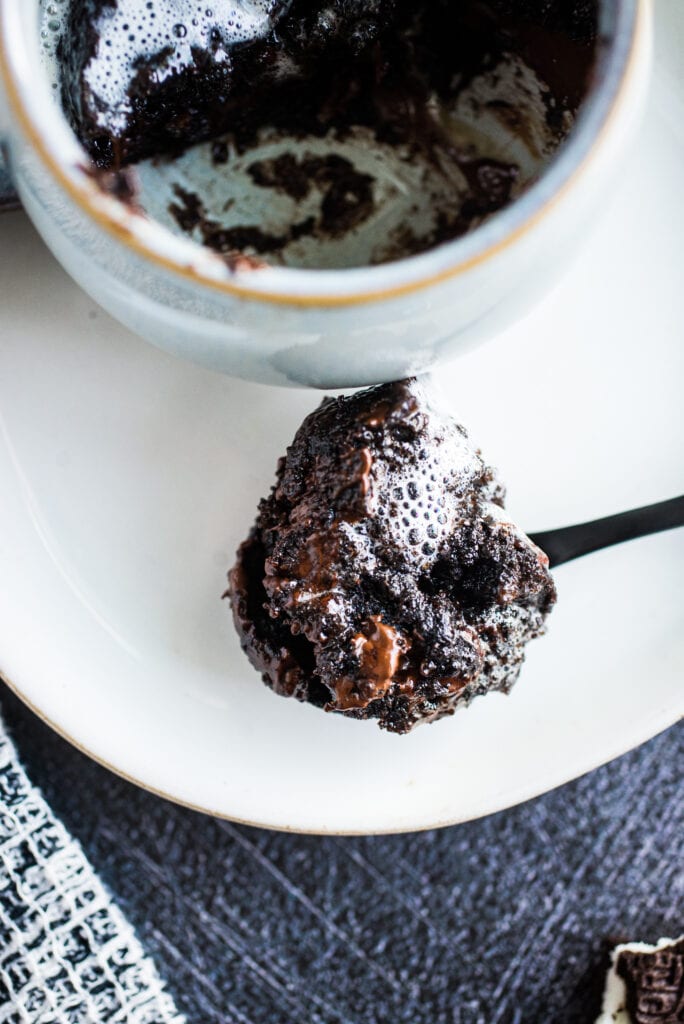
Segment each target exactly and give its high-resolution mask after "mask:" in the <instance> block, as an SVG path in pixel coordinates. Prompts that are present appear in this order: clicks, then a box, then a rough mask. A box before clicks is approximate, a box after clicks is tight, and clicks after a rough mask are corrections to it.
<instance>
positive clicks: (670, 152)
mask: <svg viewBox="0 0 684 1024" xmlns="http://www.w3.org/2000/svg"><path fill="white" fill-rule="evenodd" d="M659 4H660V8H659V25H658V29H659V47H660V51H659V54H658V61H657V69H658V70H657V78H656V81H655V83H654V87H653V90H652V95H651V101H650V108H649V113H648V118H647V123H646V126H645V128H644V130H643V131H642V134H641V139H640V145H639V146H638V148H637V150H636V154H635V156H634V159H633V161H632V162H631V163H630V165H629V166H625V168H624V176H622V178H621V180H620V181H616V187H615V195H614V200H613V203H612V206H611V208H610V209H609V210H607V211H606V215H605V219H604V220H603V221H602V222H601V224H600V225H599V226H598V227H597V229H596V230H595V233H594V234H593V236H592V237H591V238H590V239H587V245H586V248H585V249H584V252H583V255H582V257H581V258H580V260H579V262H578V263H577V264H576V265H575V267H574V269H573V270H572V271H571V273H570V274H569V275H568V276H567V277H566V279H565V281H564V282H563V284H562V285H561V286H560V287H559V288H558V289H557V290H556V292H555V293H554V294H553V295H552V296H550V297H549V298H548V299H547V300H546V302H545V303H544V305H543V306H542V307H540V308H539V309H537V310H536V311H535V313H534V314H533V315H532V316H530V317H529V318H528V319H527V320H526V321H525V322H524V323H522V324H520V325H519V326H518V327H516V328H515V329H514V330H511V331H508V332H507V333H506V334H505V335H503V336H501V337H499V338H498V339H497V340H495V341H494V342H492V343H491V344H490V345H488V346H487V347H485V348H483V349H481V350H480V351H478V352H475V353H473V354H471V355H469V356H467V357H465V358H462V359H461V360H460V361H458V362H457V363H455V364H453V365H452V366H451V367H450V368H448V369H447V370H445V371H444V372H443V373H441V374H440V377H441V379H442V381H443V383H444V384H445V386H446V389H447V390H448V391H449V392H450V393H451V395H452V399H453V408H454V411H455V412H456V413H457V415H458V416H459V417H460V418H462V420H463V421H464V422H465V423H466V424H467V425H468V426H469V427H470V428H471V433H472V434H473V436H474V437H475V438H476V439H477V440H478V441H479V442H480V443H481V444H482V446H483V448H484V451H485V453H486V455H487V457H488V458H490V459H491V460H493V461H495V462H496V463H497V464H498V465H499V466H500V467H501V468H502V470H503V473H502V475H503V477H504V479H506V480H507V481H508V484H509V494H510V500H509V507H510V509H511V511H512V512H513V514H514V515H516V516H517V517H518V519H519V520H520V521H521V523H523V524H524V525H525V526H526V527H527V528H529V529H542V528H548V527H551V526H554V525H559V524H562V523H568V522H574V521H579V520H582V519H585V518H592V517H594V516H599V515H602V514H608V513H610V512H614V511H618V510H620V509H624V508H628V507H630V506H634V505H638V504H643V503H647V502H652V501H656V500H659V499H663V498H668V497H671V496H673V495H675V494H678V493H680V492H681V491H682V490H684V487H683V486H682V484H683V483H684V442H683V440H682V429H681V428H682V419H681V417H682V413H681V409H682V400H681V388H682V379H683V378H682V369H683V368H682V344H681V343H682V323H683V322H684V290H683V289H682V276H681V275H682V264H683V260H684V200H683V198H682V191H681V189H682V170H681V169H682V166H684V89H683V88H682V82H681V81H678V80H677V79H676V77H675V71H674V69H675V67H676V60H677V59H678V54H680V53H681V45H682V43H681V40H682V28H683V27H684V7H683V6H682V5H681V2H680V0H659ZM0 294H1V295H2V319H1V321H0V331H1V332H2V346H1V351H0V412H1V415H2V438H1V439H0V494H1V495H2V499H1V501H0V569H1V573H2V584H1V586H0V671H2V673H3V674H4V676H5V677H6V678H7V679H8V680H9V681H10V683H11V685H12V686H13V687H14V688H16V690H17V691H18V692H19V693H20V695H21V696H22V697H23V698H24V699H25V700H26V701H27V702H29V703H30V704H31V705H32V706H33V707H34V708H35V709H36V710H37V711H38V712H39V714H41V715H42V716H43V717H45V718H46V719H47V720H48V721H49V722H51V724H52V725H53V726H54V727H55V728H56V729H58V730H59V731H60V732H62V733H63V734H64V735H66V736H67V737H68V738H70V739H71V741H72V742H73V743H75V744H77V745H78V746H80V747H81V748H83V749H85V750H86V751H87V752H89V753H90V754H91V755H92V756H93V757H95V758H96V759H97V760H99V761H102V762H104V763H106V764H108V765H109V766H110V767H112V768H113V769H114V770H115V771H118V772H120V773H122V774H124V775H126V776H128V777H129V778H131V779H133V780H136V781H138V782H139V783H140V784H141V785H144V786H146V787H148V788H150V789H153V790H155V791H158V792H160V793H163V794H165V795H166V796H168V797H169V798H171V799H174V800H178V801H182V802H185V803H188V804H191V805H193V806H196V807H198V808H201V809H203V810H206V811H211V812H212V813H215V814H221V815H226V816H228V817H231V818H236V819H242V820H245V821H250V822H253V823H255V824H259V825H266V826H273V827H277V828H286V829H297V830H312V831H317V832H371V831H385V830H387V831H389V830H402V829H416V828H424V827H429V826H433V825H440V824H445V823H448V822H455V821H463V820H466V819H469V818H475V817H477V816H479V815H483V814H487V813H489V812H491V811H494V810H497V809H499V808H503V807H506V806H508V805H511V804H514V803H516V802H518V801H521V800H524V799H526V798H528V797H532V796H535V795H536V794H539V793H542V792H544V791H545V790H548V789H550V788H551V787H553V786H556V785H558V784H559V783H562V782H565V781H567V780H569V779H571V778H574V777H576V776H577V775H579V774H581V773H582V772H585V771H587V770H588V769H590V768H592V767H594V766H595V765H598V764H599V763H601V762H604V761H607V760H608V759H610V758H612V757H614V756H616V755H617V754H619V753H621V752H622V751H625V750H627V749H628V748H630V747H632V746H634V745H636V744H638V743H640V742H642V741H643V740H645V739H647V738H648V737H650V736H652V735H654V734H655V733H657V732H658V731H659V730H661V729H664V728H665V727H666V726H667V725H669V724H670V723H671V722H673V721H675V720H676V719H677V718H678V717H679V715H680V714H681V713H682V710H683V705H684V701H683V689H684V688H683V686H682V674H683V670H684V630H682V618H683V616H682V600H681V592H682V584H681V576H682V571H683V570H684V560H683V558H682V556H683V554H684V531H681V530H680V531H675V532H672V533H669V534H664V535H661V536H658V537H652V538H650V539H647V540H642V541H637V542H634V543H632V544H629V545H625V546H623V547H621V548H617V549H613V550H612V551H606V552H604V553H602V554H598V555H594V556H590V557H588V558H586V559H584V560H581V561H579V562H577V563H575V564H572V565H569V566H566V567H564V568H562V569H561V570H559V571H558V573H557V582H558V588H559V592H560V599H559V604H558V607H557V609H556V611H555V612H554V613H553V615H552V618H551V620H550V629H549V634H548V636H547V637H546V638H544V639H543V640H539V641H536V642H535V643H534V644H533V645H532V646H531V648H530V651H529V657H528V662H527V665H526V666H525V668H524V670H523V675H522V678H521V680H520V682H519V684H518V686H517V688H516V689H515V690H514V691H513V694H512V695H511V696H510V697H503V696H500V695H493V696H490V697H488V698H486V699H484V700H479V701H477V702H476V703H475V704H474V705H473V707H472V708H471V709H470V710H469V711H466V712H460V713H459V714H458V715H456V716H455V717H454V718H453V719H448V720H445V721H442V722H440V723H437V724H436V725H433V726H429V727H425V728H422V729H419V730H417V732H415V733H414V734H412V735H410V736H408V737H396V736H391V735H387V734H384V733H381V732H380V731H379V730H378V729H377V728H376V726H375V725H374V724H372V723H359V722H353V721H347V720H346V719H343V718H339V717H336V716H332V715H324V714H322V713H321V712H320V711H317V710H315V709H313V708H310V707H306V706H302V705H299V704H296V703H295V702H293V701H285V700H282V699H280V698H278V697H275V696H274V695H273V694H272V693H270V691H268V690H267V689H266V688H265V687H264V686H263V685H262V684H261V683H260V681H259V678H258V676H257V675H256V673H255V672H254V671H253V670H252V669H251V668H250V667H249V665H248V663H247V661H246V659H245V658H244V656H243V655H242V653H241V652H240V649H239V646H238V642H237V639H236V637H235V635H234V633H233V629H232V625H231V622H230V618H229V614H228V608H227V607H226V606H225V603H222V602H221V600H220V595H221V592H222V590H223V588H224V584H225V571H226V569H227V567H228V565H229V563H230V562H231V560H232V556H233V552H234V550H235V547H236V545H237V544H238V542H239V540H240V539H241V538H242V537H243V535H244V534H245V532H246V531H247V529H248V528H249V526H250V523H251V521H252V518H253V514H254V509H255V505H256V502H257V500H258V498H259V497H260V495H261V494H262V493H264V492H265V491H266V490H267V489H268V487H269V486H270V483H271V481H272V478H273V471H274V467H275V462H276V459H277V457H278V455H279V454H280V453H281V452H282V450H283V449H284V447H285V444H286V443H287V441H288V439H289V438H290V437H291V435H292V433H293V432H294V430H295V428H296V426H297V425H298V423H299V421H300V420H301V418H302V416H303V415H304V414H305V413H306V412H307V411H308V410H309V409H311V408H312V407H313V406H314V405H315V404H317V401H318V398H319V396H317V395H315V394H314V393H312V392H284V391H275V390H269V389H267V388H263V387H257V386H250V385H247V384H243V383H239V382H235V381H231V380H228V379H224V378H221V377H218V376H212V375H210V374H209V373H207V372H204V371H202V370H198V369H194V368H192V367H190V366H186V365H184V364H182V363H180V362H176V361H174V360H173V359H172V358H171V357H169V356H166V355H164V354H162V353H160V352H157V351H155V350H154V349H152V348H150V347H148V346H146V345H145V344H144V343H142V342H140V341H138V340H136V339H135V338H133V337H131V336H130V335H128V334H127V333H126V332H125V331H124V330H123V329H121V328H120V327H118V326H117V325H115V324H114V323H113V322H112V321H111V320H109V319H108V318H107V316H106V315H105V314H104V313H102V312H99V311H98V312H96V311H95V310H94V309H93V307H92V303H91V302H90V301H89V300H88V299H87V298H86V297H85V295H83V294H82V293H81V292H79V291H78V290H77V289H76V287H75V286H74V285H73V284H71V283H70V282H69V281H68V280H67V279H66V277H65V276H64V274H63V273H62V272H61V270H60V269H59V268H58V267H57V266H56V264H55V263H54V261H53V260H52V258H51V257H50V256H49V255H48V253H47V251H46V250H45V249H44V248H43V246H42V245H41V244H40V243H39V241H38V240H37V238H36V236H35V235H34V234H33V231H32V230H31V228H30V227H29V225H28V224H27V222H26V221H25V220H24V218H23V217H22V216H21V215H18V214H14V215H9V216H8V217H6V218H3V220H2V222H1V223H0Z"/></svg>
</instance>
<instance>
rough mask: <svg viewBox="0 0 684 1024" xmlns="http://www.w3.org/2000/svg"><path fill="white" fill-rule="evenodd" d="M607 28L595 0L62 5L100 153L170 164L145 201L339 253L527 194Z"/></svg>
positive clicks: (331, 255)
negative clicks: (194, 150) (194, 154)
mask: <svg viewBox="0 0 684 1024" xmlns="http://www.w3.org/2000/svg"><path fill="white" fill-rule="evenodd" d="M597 39H598V26H597V10H596V3H595V0H587V2H586V3H581V4H568V3H566V2H560V0H553V2H550V3H549V2H546V0H524V2H519V3H511V2H510V0H458V2H450V0H422V2H420V3H416V2H415V0H413V2H409V0H327V2H322V0H318V2H314V3H311V2H308V0H249V2H247V0H241V2H239V3H238V2H237V0H203V2H198V0H68V7H67V15H66V20H65V24H64V30H63V32H62V33H61V39H60V43H59V47H58V51H57V63H58V66H59V82H60V92H61V97H62V101H63V105H64V108H65V110H66V112H67V114H68V116H69V118H70V120H71V123H72V125H73V127H74V130H75V132H76V134H77V135H78V137H79V138H80V140H81V141H82V143H83V144H84V146H85V147H86V149H87V150H88V152H89V154H90V156H91V157H92V159H93V161H94V162H95V164H96V165H97V166H98V167H100V168H106V169H110V170H111V169H114V170H120V169H121V168H122V167H125V166H127V165H130V164H139V163H140V162H141V161H142V162H143V163H145V161H149V160H152V161H154V162H156V163H155V167H157V168H158V166H159V161H160V160H162V161H165V160H168V158H170V157H174V156H175V157H177V158H178V159H179V163H178V171H177V173H176V174H175V176H174V175H171V178H170V179H169V180H170V184H168V183H167V178H168V174H167V173H166V172H165V173H164V175H162V178H161V180H162V182H163V190H164V196H165V199H164V203H163V205H162V204H160V202H159V197H158V194H157V193H158V192H159V188H158V187H157V185H158V182H159V180H160V178H159V175H158V174H152V175H149V180H148V174H147V171H146V172H145V173H144V174H142V175H141V179H140V180H141V182H142V185H141V194H140V195H139V196H138V202H139V205H140V206H141V208H142V209H147V210H148V212H149V213H150V215H152V216H155V217H156V218H157V219H162V220H164V221H165V222H166V223H168V224H169V226H172V227H173V228H174V230H176V231H178V230H180V231H182V232H184V233H187V234H190V235H191V236H192V237H194V238H196V239H197V240H198V241H201V242H203V243H204V244H205V245H208V246H210V247H212V248H214V249H216V250H217V251H219V252H221V253H223V254H226V255H232V254H234V253H235V252H236V251H239V252H242V253H247V254H248V255H250V256H255V257H258V258H260V259H263V260H266V261H268V262H273V263H283V264H286V265H292V266H343V265H361V264H366V263H371V264H372V263H381V262H386V261H388V260H391V259H395V258H398V257H400V256H405V255H410V254H414V253H418V252H422V251H424V250H426V249H429V248H431V247H433V246H435V245H438V244H440V243H442V242H445V241H448V240H450V239H453V238H455V237H458V236H459V235H461V234H464V233H465V232H467V231H469V230H471V229H472V228H474V227H476V226H477V225H478V224H480V223H481V222H482V221H483V220H485V219H486V218H487V217H489V216H491V214H492V213H495V212H496V211H497V210H499V209H501V208H502V207H503V206H505V205H506V204H507V203H508V202H510V201H511V200H512V199H514V198H515V197H516V196H517V195H519V194H520V193H521V192H522V191H523V190H524V189H525V188H526V187H527V186H528V185H529V184H530V183H531V182H532V181H534V180H535V179H536V177H537V176H538V175H539V173H540V172H541V170H542V169H543V167H544V166H545V164H546V163H547V162H548V161H549V160H550V159H551V158H552V156H553V154H554V153H555V152H556V150H557V148H558V146H559V145H560V144H561V143H562V141H563V139H564V138H565V137H566V135H567V133H568V131H569V130H570V128H571V126H572V124H573V119H574V116H575V113H576V110H577V108H578V105H579V103H580V101H581V99H582V96H583V95H584V93H585V91H586V88H587V85H588V82H589V79H590V75H591V68H592V66H593V62H594V59H595V56H596V48H597V46H598V42H597ZM200 144H205V150H204V151H203V155H202V156H201V157H200V158H199V160H195V162H194V164H193V165H192V167H191V168H190V170H186V168H187V167H189V166H190V165H189V164H188V161H187V159H186V157H185V156H184V154H187V152H188V150H189V148H190V147H196V146H198V145H200ZM206 147H208V148H206ZM167 185H168V188H167ZM166 191H170V193H171V195H170V198H168V199H167V198H166Z"/></svg>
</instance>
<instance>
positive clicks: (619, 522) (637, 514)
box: [530, 495, 684, 569]
mask: <svg viewBox="0 0 684 1024" xmlns="http://www.w3.org/2000/svg"><path fill="white" fill-rule="evenodd" d="M677 526H684V495H680V496H679V497H678V498H670V499H669V501H659V502H656V504H655V505H644V506H643V507H642V508H634V509H631V511H629V512H620V513H618V514H617V515H614V516H606V517H605V518H604V519H593V520H592V521H591V522H589V523H578V524H577V525H576V526H561V527H559V528H558V529H556V530H545V531H544V532H543V533H532V534H530V539H531V540H533V541H534V543H535V544H536V545H537V547H540V548H541V549H542V551H544V552H546V554H547V555H548V556H549V562H550V565H551V568H552V569H553V568H555V567H556V566H557V565H563V563H564V562H569V561H570V560H571V559H573V558H581V557H582V556H583V555H588V554H590V553H591V552H592V551H599V550H600V549H601V548H608V547H611V546H612V545H613V544H622V542H623V541H626V540H635V539H636V538H637V537H647V536H648V535H649V534H651V533H660V532H661V531H662V530H673V529H675V527H677Z"/></svg>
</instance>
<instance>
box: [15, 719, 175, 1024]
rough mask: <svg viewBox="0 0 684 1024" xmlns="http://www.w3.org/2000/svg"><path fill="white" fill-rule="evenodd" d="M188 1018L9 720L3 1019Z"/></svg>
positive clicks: (149, 1022)
mask: <svg viewBox="0 0 684 1024" xmlns="http://www.w3.org/2000/svg"><path fill="white" fill-rule="evenodd" d="M104 1021H107V1022H110V1021H111V1022H112V1024H114V1022H116V1024H119V1022H120V1024H182V1022H183V1018H182V1017H181V1016H180V1015H179V1014H178V1012H177V1011H176V1009H175V1006H174V1004H173V1000H172V999H171V997H170V996H169V995H168V994H167V993H166V992H165V991H164V989H163V986H162V984H161V981H160V979H159V975H158V974H157V971H156V969H155V967H154V965H153V964H152V962H151V960H150V959H149V958H148V957H146V956H145V954H144V953H143V950H142V947H141V945H140V943H139V941H138V940H137V938H136V937H135V935H134V933H133V929H132V927H131V926H130V924H129V923H128V922H127V921H126V920H125V918H124V917H123V915H122V914H121V912H120V911H119V909H118V908H117V907H116V906H114V904H113V903H112V901H111V899H110V898H109V896H108V895H107V893H106V892H105V890H104V888H103V886H102V883H101V882H100V880H99V879H98V878H97V876H96V875H95V874H94V872H93V869H92V868H91V866H90V864H89V863H88V861H87V859H86V857H85V855H84V853H83V850H82V849H81V847H80V845H79V844H78V843H77V842H76V841H75V840H74V839H73V838H72V837H71V836H70V835H69V834H68V832H67V831H66V829H65V828H64V826H63V825H62V824H61V823H60V822H59V821H57V820H56V819H55V818H54V816H53V815H52V812H51V811H50V808H49V807H48V805H47V804H46V802H45V800H44V799H43V797H42V796H41V794H40V793H39V792H38V790H37V789H35V788H34V787H33V786H32V785H31V783H30V782H29V780H28V778H27V776H26V773H25V772H24V770H23V769H22V767H21V766H20V764H19V761H18V759H17V754H16V751H15V748H14V745H13V744H12V742H11V741H10V739H9V738H8V736H7V734H6V732H5V729H4V725H3V724H2V722H0V1022H2V1024H100V1022H104Z"/></svg>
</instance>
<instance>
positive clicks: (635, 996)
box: [596, 936, 684, 1024]
mask: <svg viewBox="0 0 684 1024" xmlns="http://www.w3.org/2000/svg"><path fill="white" fill-rule="evenodd" d="M683 1021H684V936H682V937H681V938H679V939H660V941H659V942H658V943H656V945H654V946H649V945H647V944H646V943H645V942H629V943H625V944H624V945H620V946H616V947H615V949H614V950H613V953H612V955H611V967H610V970H609V972H608V976H607V979H606V987H605V991H604V996H603V1008H602V1012H601V1015H600V1017H599V1018H598V1020H597V1022H596V1024H682V1022H683Z"/></svg>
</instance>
